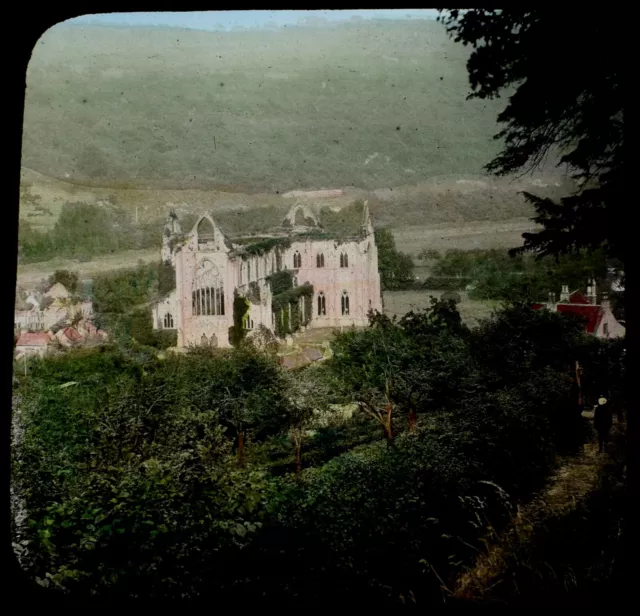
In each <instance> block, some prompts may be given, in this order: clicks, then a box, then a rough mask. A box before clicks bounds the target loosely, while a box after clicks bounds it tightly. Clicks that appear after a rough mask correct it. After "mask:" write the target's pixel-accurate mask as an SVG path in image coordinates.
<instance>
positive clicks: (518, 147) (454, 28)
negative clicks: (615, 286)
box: [439, 5, 626, 258]
mask: <svg viewBox="0 0 640 616" xmlns="http://www.w3.org/2000/svg"><path fill="white" fill-rule="evenodd" d="M441 10H444V9H441ZM447 11H448V12H447V13H445V14H444V15H441V16H440V17H439V19H440V20H441V21H442V22H443V23H444V24H445V26H446V28H447V31H448V32H449V33H450V35H451V36H452V37H453V38H454V39H455V40H456V41H459V42H462V43H463V44H464V45H471V46H472V47H473V51H472V53H471V56H470V58H469V61H468V64H467V68H468V72H469V80H470V85H471V89H472V93H471V94H470V95H469V98H481V99H484V98H496V97H499V96H500V94H501V93H509V94H510V97H509V100H508V103H507V105H506V106H505V108H504V110H503V111H502V113H501V114H500V115H499V116H498V122H500V123H501V124H503V125H505V126H504V128H503V129H502V130H501V131H500V132H499V133H498V134H497V135H496V139H500V140H503V141H504V148H503V150H502V152H501V153H500V154H499V155H498V156H497V157H496V158H495V159H494V160H492V161H491V162H490V163H489V164H488V165H487V170H488V171H490V172H492V173H496V174H499V175H507V174H511V173H513V172H516V171H521V170H524V171H529V170H532V169H534V168H536V167H538V166H540V165H541V164H542V163H544V162H545V160H546V159H547V158H549V157H553V158H554V159H556V160H557V162H558V164H559V165H564V166H566V167H567V168H568V169H569V171H570V172H571V173H572V174H573V176H574V177H575V179H576V180H578V181H579V184H580V190H579V191H578V192H577V194H575V195H572V196H570V197H567V198H566V199H563V200H562V201H561V203H560V204H556V203H553V202H551V201H549V200H541V199H538V198H536V197H535V196H533V195H527V197H528V199H529V200H530V201H532V202H533V203H534V205H535V206H536V209H537V217H536V221H537V222H539V223H541V224H542V225H543V226H544V230H543V231H542V232H540V233H528V234H524V238H525V245H524V249H526V250H533V251H536V252H539V253H541V254H558V253H565V252H568V251H570V250H573V249H575V248H596V247H600V246H602V245H606V246H607V247H608V249H609V250H610V252H611V254H613V255H616V256H618V257H620V258H622V254H623V246H622V245H621V238H620V236H619V233H618V232H617V231H616V224H618V225H619V222H620V221H619V220H617V218H616V217H617V215H618V214H619V213H620V211H621V207H623V206H624V202H623V195H622V169H623V167H622V143H623V141H622V132H623V102H622V99H623V94H622V66H623V62H622V58H624V57H625V56H626V52H625V48H624V41H625V37H624V36H623V35H622V33H621V32H620V26H619V23H618V21H617V20H615V19H603V18H602V16H601V15H600V14H598V13H597V12H596V11H575V10H573V7H558V6H555V5H554V6H549V7H544V8H535V9H532V8H530V7H522V8H521V7H518V8H509V9H472V10H468V11H459V10H447Z"/></svg>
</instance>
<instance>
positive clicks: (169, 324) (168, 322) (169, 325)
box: [164, 312, 173, 329]
mask: <svg viewBox="0 0 640 616" xmlns="http://www.w3.org/2000/svg"><path fill="white" fill-rule="evenodd" d="M164 328H165V329H173V315H172V314H171V313H170V312H167V314H165V315H164Z"/></svg>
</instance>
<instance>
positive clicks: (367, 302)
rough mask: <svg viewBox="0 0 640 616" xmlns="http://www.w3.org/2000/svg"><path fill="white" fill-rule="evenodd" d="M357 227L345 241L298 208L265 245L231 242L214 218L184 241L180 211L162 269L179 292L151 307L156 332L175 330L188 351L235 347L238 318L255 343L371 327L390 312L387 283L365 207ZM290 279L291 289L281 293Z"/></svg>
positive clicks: (172, 220)
mask: <svg viewBox="0 0 640 616" xmlns="http://www.w3.org/2000/svg"><path fill="white" fill-rule="evenodd" d="M358 217H359V222H357V223H355V224H354V225H353V228H350V227H348V225H347V223H345V228H343V229H341V233H340V237H338V236H337V235H336V234H334V235H332V234H330V233H327V232H326V230H325V229H323V227H322V226H321V225H320V224H319V222H318V217H317V215H316V213H315V212H314V211H313V210H312V209H311V207H310V206H309V205H301V204H299V203H298V204H296V205H294V206H293V207H292V208H291V209H290V210H289V213H288V214H287V215H286V216H285V218H284V220H281V221H280V222H279V223H278V224H277V225H276V226H275V227H273V228H271V229H268V230H265V234H264V235H263V236H260V237H255V236H254V237H242V236H235V237H232V236H231V234H229V233H224V232H223V230H222V229H221V228H220V226H219V225H218V224H216V222H215V220H214V218H213V216H211V215H209V214H204V215H202V216H200V218H199V219H198V220H197V222H196V223H195V225H194V226H193V228H192V229H191V231H190V232H189V233H187V234H186V235H182V233H181V229H180V223H179V221H178V218H177V215H176V214H175V212H174V211H172V212H171V213H170V214H169V217H168V219H167V222H166V223H165V228H164V234H163V246H162V259H163V261H164V262H165V263H167V262H170V263H172V264H174V265H175V269H176V288H175V290H174V291H173V292H171V293H170V294H168V295H167V296H166V297H164V298H162V299H161V300H160V301H159V302H157V303H156V304H155V305H154V306H153V307H152V316H153V324H154V328H155V329H168V330H176V331H177V338H178V348H184V347H189V346H197V345H211V346H216V347H229V346H230V345H231V341H230V335H231V334H230V330H231V329H232V328H234V327H235V326H236V320H237V319H239V318H241V320H242V328H243V329H245V330H247V331H248V333H249V334H251V332H252V331H253V330H255V329H257V328H258V326H260V325H263V326H265V327H266V328H268V329H270V330H271V331H273V332H275V333H276V334H277V335H278V336H280V337H284V336H286V335H288V334H291V333H293V332H295V331H297V330H299V329H304V328H306V327H310V328H315V327H349V326H364V325H367V324H368V317H367V315H368V313H369V311H370V310H379V311H381V310H382V300H381V294H380V275H379V273H378V251H377V247H376V243H375V238H374V233H373V225H372V222H371V218H370V215H369V209H368V206H367V204H366V203H365V204H363V205H362V209H361V213H360V214H358ZM287 276H290V277H291V278H290V281H291V285H290V286H289V287H287V288H283V287H280V286H278V283H276V282H275V281H276V279H279V278H282V279H283V280H284V279H286V277H287ZM238 311H240V312H241V313H242V314H240V313H239V312H238Z"/></svg>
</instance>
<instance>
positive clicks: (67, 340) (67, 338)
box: [56, 327, 83, 347]
mask: <svg viewBox="0 0 640 616" xmlns="http://www.w3.org/2000/svg"><path fill="white" fill-rule="evenodd" d="M56 340H57V341H58V342H59V343H60V344H61V345H62V346H64V347H70V346H71V345H73V344H77V343H78V342H82V340H83V336H82V334H81V333H80V332H79V331H78V330H77V329H76V328H75V327H65V328H64V329H61V330H59V331H58V333H57V334H56Z"/></svg>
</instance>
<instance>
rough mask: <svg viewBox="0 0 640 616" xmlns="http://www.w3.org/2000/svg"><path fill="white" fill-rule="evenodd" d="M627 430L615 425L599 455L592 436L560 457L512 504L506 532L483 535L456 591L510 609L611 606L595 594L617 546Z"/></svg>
mask: <svg viewBox="0 0 640 616" xmlns="http://www.w3.org/2000/svg"><path fill="white" fill-rule="evenodd" d="M584 415H585V416H588V415H589V413H584ZM591 415H592V413H591ZM590 418H592V417H590ZM625 428H626V424H625V423H624V422H617V423H615V424H614V426H613V434H612V436H613V438H612V442H611V443H610V444H609V445H608V446H607V451H606V453H605V454H598V453H597V444H596V443H595V442H594V440H593V439H591V440H590V441H589V442H587V443H586V444H585V445H584V446H583V449H582V451H581V452H579V453H578V454H577V455H574V456H570V457H566V458H564V459H561V460H559V462H558V467H557V469H556V471H555V473H554V474H553V476H552V477H551V478H550V480H549V482H548V485H547V487H546V488H545V489H544V490H543V491H542V492H541V493H539V494H537V495H536V496H535V497H534V498H533V499H531V501H530V502H528V503H525V504H523V505H522V506H521V507H518V512H517V515H516V516H515V518H514V519H513V521H512V524H511V526H510V527H509V528H507V530H506V531H505V532H504V533H502V534H501V535H500V536H496V535H494V536H493V537H489V538H488V542H487V544H486V551H484V552H482V553H480V554H479V555H478V558H477V560H476V562H475V565H474V566H473V567H472V568H470V569H469V570H468V571H466V572H465V573H464V574H463V575H462V576H460V578H459V579H458V580H457V584H456V587H455V589H454V591H453V594H454V596H455V597H456V598H458V599H464V600H473V601H478V600H483V601H492V602H501V603H509V605H511V606H513V607H516V606H528V607H532V606H534V605H535V606H539V607H541V606H543V605H546V606H548V607H550V606H551V605H553V606H554V607H557V606H558V605H565V604H566V605H570V606H572V607H577V606H578V605H580V606H582V605H584V606H585V607H586V606H587V605H590V606H592V605H593V602H594V600H601V601H604V602H606V603H608V604H610V601H611V599H612V597H610V596H608V593H607V592H606V591H605V594H604V595H603V596H599V595H598V593H602V591H603V589H604V587H603V586H602V585H603V584H607V583H608V582H609V581H610V579H611V576H612V573H613V569H614V563H615V561H616V553H617V552H618V551H619V550H620V549H621V545H620V534H619V522H620V515H621V509H620V506H621V496H622V480H621V476H622V469H623V467H624V457H623V456H621V452H622V451H623V450H624V435H625Z"/></svg>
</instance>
